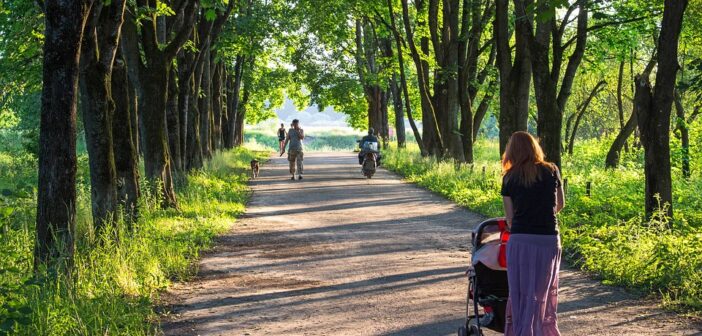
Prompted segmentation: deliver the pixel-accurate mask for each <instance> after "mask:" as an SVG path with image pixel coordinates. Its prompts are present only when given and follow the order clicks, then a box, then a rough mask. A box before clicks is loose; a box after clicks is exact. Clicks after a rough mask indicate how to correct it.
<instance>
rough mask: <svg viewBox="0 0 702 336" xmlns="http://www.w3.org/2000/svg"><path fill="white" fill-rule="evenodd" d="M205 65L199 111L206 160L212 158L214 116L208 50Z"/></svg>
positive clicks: (203, 154)
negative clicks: (211, 127)
mask: <svg viewBox="0 0 702 336" xmlns="http://www.w3.org/2000/svg"><path fill="white" fill-rule="evenodd" d="M202 57H203V60H204V63H203V66H202V81H201V82H200V90H201V91H202V95H201V96H200V99H198V109H199V110H200V146H201V147H202V156H203V158H204V159H210V158H212V147H211V144H210V142H211V141H210V140H211V139H210V132H211V129H210V118H211V116H210V115H211V114H212V73H211V72H210V52H209V46H208V49H207V50H206V51H205V52H204V54H203V55H202Z"/></svg>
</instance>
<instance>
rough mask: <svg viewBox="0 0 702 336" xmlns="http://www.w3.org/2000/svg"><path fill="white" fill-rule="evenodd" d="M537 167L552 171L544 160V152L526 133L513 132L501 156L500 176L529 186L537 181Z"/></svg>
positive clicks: (551, 166) (549, 164)
mask: <svg viewBox="0 0 702 336" xmlns="http://www.w3.org/2000/svg"><path fill="white" fill-rule="evenodd" d="M539 166H544V167H547V168H548V169H549V170H551V171H553V170H554V169H555V168H554V166H553V164H552V163H549V162H546V160H545V159H544V151H543V150H542V149H541V146H540V145H539V143H538V142H537V141H536V139H535V138H534V137H533V136H532V135H531V134H529V133H527V132H515V133H514V134H512V137H510V139H509V142H508V143H507V148H506V149H505V153H504V154H503V155H502V174H503V175H504V176H507V179H508V180H512V181H514V182H516V183H517V184H519V185H523V186H527V187H528V186H531V185H533V184H534V183H536V182H537V181H538V180H539Z"/></svg>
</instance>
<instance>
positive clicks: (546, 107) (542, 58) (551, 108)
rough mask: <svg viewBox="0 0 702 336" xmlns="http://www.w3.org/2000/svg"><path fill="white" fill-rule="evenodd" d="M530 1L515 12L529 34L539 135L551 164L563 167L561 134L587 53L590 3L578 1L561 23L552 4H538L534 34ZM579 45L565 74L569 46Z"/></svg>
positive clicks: (540, 0)
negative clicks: (571, 27) (569, 29)
mask: <svg viewBox="0 0 702 336" xmlns="http://www.w3.org/2000/svg"><path fill="white" fill-rule="evenodd" d="M528 1H530V0H527V1H524V2H522V3H519V4H518V3H515V11H516V13H517V15H518V16H520V17H521V18H520V19H519V20H517V25H518V26H525V28H526V29H527V30H528V33H527V38H528V41H529V43H528V48H529V49H530V51H529V53H530V55H531V66H532V69H533V78H534V93H535V96H536V106H537V115H538V117H537V135H538V136H539V140H540V142H541V146H542V147H543V148H544V154H546V158H547V159H548V160H549V161H552V162H554V163H556V164H557V165H559V166H560V164H561V144H562V141H561V132H562V128H563V111H564V110H565V106H566V103H567V102H568V98H569V97H570V94H571V88H572V86H573V80H574V79H575V75H576V73H577V70H578V67H579V66H580V62H581V61H582V59H583V55H584V53H585V45H586V43H587V29H588V16H589V14H588V12H589V8H588V3H587V1H586V0H576V1H575V2H574V3H573V4H571V5H570V6H569V7H568V9H567V10H566V13H565V15H564V17H563V19H562V20H561V22H560V23H559V22H557V21H558V17H557V16H556V8H555V7H556V6H555V4H554V2H553V1H550V0H537V1H536V3H535V5H536V7H535V8H536V12H537V13H538V14H537V15H536V19H535V20H533V21H535V22H536V29H535V31H534V33H532V32H531V31H532V30H531V27H532V25H533V24H532V22H533V21H532V20H530V17H529V16H528V13H527V7H528V6H529V5H530V4H529V3H528ZM576 9H577V18H576V22H577V23H576V31H575V35H574V36H573V37H572V38H570V39H569V40H567V41H566V42H563V38H564V33H565V31H566V28H567V27H568V24H569V23H570V22H571V18H570V17H571V15H572V13H574V12H575V11H576ZM572 43H575V45H574V46H573V48H572V52H571V53H570V56H569V57H568V59H567V65H566V68H565V71H563V69H562V66H563V62H564V60H565V57H566V56H567V54H566V51H567V50H568V49H569V46H570V45H571V44H572Z"/></svg>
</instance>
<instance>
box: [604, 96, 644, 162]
mask: <svg viewBox="0 0 702 336" xmlns="http://www.w3.org/2000/svg"><path fill="white" fill-rule="evenodd" d="M637 125H638V120H637V118H636V106H634V110H633V111H632V112H631V116H630V117H629V120H628V121H627V122H626V124H624V127H622V129H621V131H619V134H617V137H616V138H614V142H613V143H612V146H610V147H609V151H608V152H607V158H606V159H605V167H606V168H617V166H619V159H620V154H621V152H622V148H624V145H625V144H626V140H627V139H628V138H629V137H630V136H631V134H633V133H634V130H635V129H636V126H637Z"/></svg>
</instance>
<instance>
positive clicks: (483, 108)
mask: <svg viewBox="0 0 702 336" xmlns="http://www.w3.org/2000/svg"><path fill="white" fill-rule="evenodd" d="M495 84H496V81H495V80H491V81H490V83H489V84H488V87H487V90H485V93H484V95H483V99H482V100H480V105H478V108H477V109H476V110H475V115H474V116H473V142H475V141H476V140H477V139H478V133H479V132H480V125H482V123H483V119H485V115H486V114H487V110H488V108H489V107H490V103H491V102H492V98H493V97H494V95H495Z"/></svg>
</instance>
